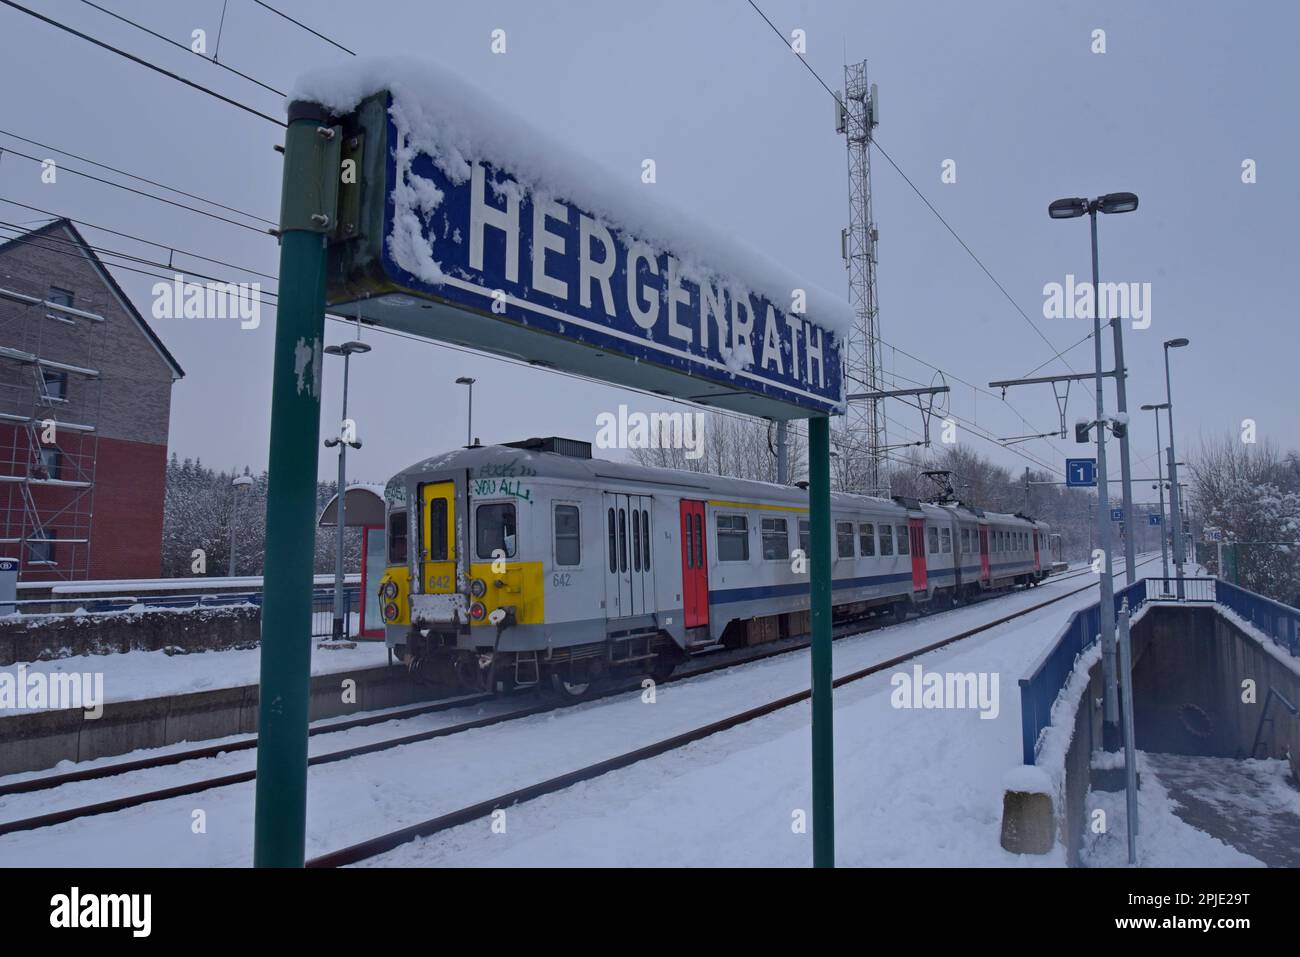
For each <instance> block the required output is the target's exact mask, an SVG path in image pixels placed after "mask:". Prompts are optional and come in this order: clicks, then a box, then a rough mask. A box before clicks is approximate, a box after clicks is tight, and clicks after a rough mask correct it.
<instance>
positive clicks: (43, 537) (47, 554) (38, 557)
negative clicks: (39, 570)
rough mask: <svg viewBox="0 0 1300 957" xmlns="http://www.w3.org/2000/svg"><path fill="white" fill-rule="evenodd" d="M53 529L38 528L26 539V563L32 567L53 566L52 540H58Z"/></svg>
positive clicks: (56, 533) (56, 532)
mask: <svg viewBox="0 0 1300 957" xmlns="http://www.w3.org/2000/svg"><path fill="white" fill-rule="evenodd" d="M58 535H59V533H58V531H57V530H55V529H47V528H38V529H37V530H36V531H34V532H32V535H31V538H29V539H27V554H28V556H29V557H28V562H29V563H30V564H33V565H53V564H55V561H54V540H55V539H56V538H58Z"/></svg>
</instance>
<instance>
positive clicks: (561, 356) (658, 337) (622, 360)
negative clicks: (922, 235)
mask: <svg viewBox="0 0 1300 957" xmlns="http://www.w3.org/2000/svg"><path fill="white" fill-rule="evenodd" d="M390 105H391V100H390V99H388V95H387V94H382V95H380V96H379V97H372V98H371V100H370V101H367V103H364V104H363V105H362V107H361V108H360V109H358V111H357V113H356V114H355V115H354V116H353V117H351V118H345V119H344V120H343V121H342V122H343V124H344V128H343V134H344V140H345V142H351V143H359V144H360V145H358V146H357V147H356V148H357V149H358V150H359V151H360V153H361V156H360V159H361V162H360V168H361V170H362V171H363V174H364V175H365V176H367V177H368V178H369V180H370V181H371V182H369V183H368V184H361V185H358V187H357V189H358V190H359V194H358V195H359V201H358V212H357V219H358V221H359V232H360V234H361V235H360V236H359V239H358V241H357V242H355V243H352V244H350V245H349V244H348V243H346V242H344V243H342V244H340V245H341V246H342V247H344V248H340V249H336V250H334V251H333V252H332V258H331V277H330V282H329V292H328V300H329V303H330V305H331V307H333V308H334V309H336V310H337V311H338V312H340V313H342V314H344V315H348V316H352V315H356V314H360V315H361V316H362V317H363V319H365V320H369V321H371V322H375V323H378V324H380V325H384V326H388V327H391V328H396V329H400V330H403V331H406V332H410V333H414V334H417V335H421V336H426V337H428V338H433V339H440V340H444V341H449V342H454V343H458V344H462V345H465V346H468V347H470V348H474V349H480V350H483V351H487V352H493V353H496V354H500V355H506V356H511V357H515V358H520V359H524V360H526V361H528V362H530V363H532V364H534V365H540V366H550V367H555V368H558V369H563V370H565V371H569V372H576V373H579V374H582V375H589V376H592V377H595V378H599V379H602V380H605V381H608V382H611V383H614V384H617V385H626V386H631V387H634V388H642V389H648V390H651V391H655V392H658V393H661V394H665V395H671V396H675V397H678V398H689V399H691V400H694V401H698V402H702V403H705V404H712V405H716V406H720V407H725V408H731V409H735V410H738V411H742V412H746V413H749V414H753V415H761V416H766V417H769V418H798V417H806V416H807V415H809V414H827V413H834V412H837V411H842V409H843V395H844V380H843V373H842V367H841V348H842V344H841V342H840V339H839V337H838V336H837V335H835V334H834V333H833V332H832V331H831V328H835V325H834V323H832V322H823V323H819V322H818V321H817V320H818V317H817V316H814V315H810V314H809V310H808V309H807V308H806V306H805V304H806V303H807V300H808V296H807V293H806V292H805V291H804V290H802V289H791V290H790V291H789V295H788V297H786V298H777V297H774V296H771V295H770V294H769V295H764V294H762V293H759V292H756V291H754V289H752V288H750V287H749V286H747V284H746V283H745V281H744V278H743V277H733V276H727V275H721V274H719V273H718V272H716V271H713V270H711V269H710V264H708V263H700V262H698V261H697V260H698V258H699V256H698V253H697V252H693V251H685V253H686V254H683V253H684V251H681V250H671V249H662V248H657V247H656V246H655V245H653V244H652V243H650V242H648V241H646V240H645V239H643V238H642V237H640V236H638V235H637V234H636V233H635V232H633V231H632V230H631V229H630V228H627V227H625V226H624V225H622V224H620V223H618V222H615V221H613V220H612V219H611V218H610V217H609V216H607V215H606V216H602V215H600V214H598V213H597V212H596V211H595V210H592V209H587V208H583V207H582V206H581V205H579V204H578V203H576V202H572V201H570V199H569V198H567V197H565V196H560V195H547V194H543V193H542V191H541V190H532V189H529V188H526V187H525V186H523V185H521V183H520V182H519V181H518V180H517V179H516V178H514V177H512V176H510V175H508V174H507V173H506V172H504V171H503V170H502V169H500V168H497V167H496V166H494V165H493V164H492V162H491V160H490V159H488V158H474V159H472V160H470V161H469V162H468V163H465V164H463V167H462V168H460V169H456V170H454V171H453V172H454V173H455V175H453V174H451V173H448V171H447V170H446V169H445V168H444V167H445V166H446V165H447V164H446V163H445V162H444V161H443V160H442V158H440V157H435V156H432V155H429V154H428V153H426V152H424V151H421V150H419V149H416V148H414V147H412V146H410V138H409V137H406V136H404V135H403V133H402V132H399V129H398V128H397V126H396V125H395V121H394V119H393V116H392V112H393V111H392V110H391V109H389V108H388V107H389V106H390ZM380 107H382V108H380ZM349 123H350V124H351V128H349ZM353 130H357V131H360V134H361V135H359V136H356V137H351V138H350V137H349V134H350V133H352V132H353ZM399 146H400V147H401V148H398V147H399ZM434 152H437V150H435V151H434ZM464 167H467V168H464ZM375 180H377V181H378V183H375V182H374V181H375ZM343 200H344V202H343V205H344V207H345V208H346V205H347V202H346V200H347V195H346V188H345V192H344V196H343ZM430 209H431V210H432V211H431V212H430ZM340 225H341V226H342V225H343V224H340ZM770 291H771V290H770V288H769V289H768V292H769V293H770ZM828 327H829V328H828Z"/></svg>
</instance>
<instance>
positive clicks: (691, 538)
mask: <svg viewBox="0 0 1300 957" xmlns="http://www.w3.org/2000/svg"><path fill="white" fill-rule="evenodd" d="M682 604H683V608H684V617H685V625H686V627H687V628H698V627H699V626H700V625H707V624H708V623H709V567H708V562H707V561H706V556H705V552H704V503H703V502H692V501H688V500H686V499H682Z"/></svg>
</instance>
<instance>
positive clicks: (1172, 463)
mask: <svg viewBox="0 0 1300 957" xmlns="http://www.w3.org/2000/svg"><path fill="white" fill-rule="evenodd" d="M1190 343H1191V340H1190V339H1166V340H1165V407H1166V408H1167V409H1168V410H1169V511H1170V513H1171V518H1172V519H1173V522H1174V569H1175V574H1176V575H1177V576H1178V597H1179V599H1181V598H1182V597H1183V513H1182V500H1183V494H1182V489H1180V488H1179V487H1178V460H1177V458H1176V457H1175V456H1176V453H1175V451H1174V398H1173V386H1172V384H1171V380H1170V376H1169V350H1170V349H1181V348H1183V346H1186V345H1190Z"/></svg>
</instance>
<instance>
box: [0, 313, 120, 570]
mask: <svg viewBox="0 0 1300 957" xmlns="http://www.w3.org/2000/svg"><path fill="white" fill-rule="evenodd" d="M47 327H48V330H49V331H47ZM103 327H104V318H103V317H102V316H99V315H96V314H95V313H91V312H86V311H84V310H81V309H76V308H73V307H72V306H71V305H68V304H64V303H58V302H51V301H49V300H45V299H38V298H36V297H34V296H28V295H24V294H23V293H20V292H14V291H12V290H9V289H3V288H0V436H3V439H4V441H3V442H0V552H10V553H11V557H15V558H19V559H20V561H21V565H20V569H21V571H20V574H21V575H22V576H23V577H25V578H38V579H62V580H83V579H87V578H89V577H90V573H91V566H90V561H91V525H92V519H93V516H94V505H95V462H96V459H97V457H98V451H99V438H98V429H97V425H98V421H99V411H100V399H101V393H102V385H103V383H102V379H101V377H100V374H99V369H98V368H97V364H96V361H95V357H96V355H97V354H98V352H99V348H100V346H101V345H102V343H101V341H100V340H102V338H103V332H102V331H101V330H102V329H103ZM54 330H57V332H58V334H57V337H55V338H51V337H52V336H54ZM56 356H57V358H55V357H56ZM70 360H76V361H70ZM14 552H16V553H17V554H12V553H14Z"/></svg>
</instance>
